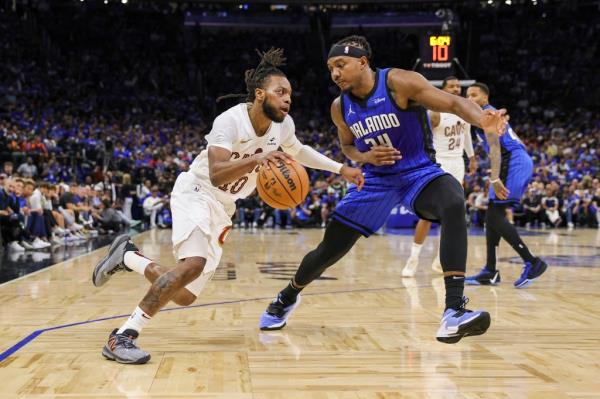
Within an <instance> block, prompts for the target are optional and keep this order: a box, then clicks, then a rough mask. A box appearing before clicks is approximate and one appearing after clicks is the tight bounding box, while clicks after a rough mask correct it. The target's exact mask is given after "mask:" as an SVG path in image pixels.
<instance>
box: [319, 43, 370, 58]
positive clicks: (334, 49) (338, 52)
mask: <svg viewBox="0 0 600 399" xmlns="http://www.w3.org/2000/svg"><path fill="white" fill-rule="evenodd" d="M339 56H344V57H354V58H360V57H367V58H368V54H367V52H366V51H365V50H363V49H361V48H358V47H354V46H350V45H348V44H334V45H333V46H331V50H329V54H328V55H327V59H329V58H333V57H339Z"/></svg>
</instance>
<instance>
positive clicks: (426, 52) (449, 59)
mask: <svg viewBox="0 0 600 399" xmlns="http://www.w3.org/2000/svg"><path fill="white" fill-rule="evenodd" d="M420 41H421V46H420V47H421V51H420V56H421V59H420V63H419V66H418V70H419V72H420V73H422V74H423V75H424V76H425V77H426V78H427V79H430V80H431V79H443V78H445V77H447V76H450V75H453V74H454V61H453V60H454V47H455V46H456V44H455V41H454V36H453V35H452V34H450V33H443V34H437V33H427V34H423V35H422V36H421V40H420Z"/></svg>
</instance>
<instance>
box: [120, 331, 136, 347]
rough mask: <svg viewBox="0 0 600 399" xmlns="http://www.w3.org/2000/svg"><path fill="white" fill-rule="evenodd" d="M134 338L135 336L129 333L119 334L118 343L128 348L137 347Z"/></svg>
mask: <svg viewBox="0 0 600 399" xmlns="http://www.w3.org/2000/svg"><path fill="white" fill-rule="evenodd" d="M133 340H134V338H133V337H131V336H129V335H125V334H117V345H120V346H122V347H124V348H126V349H135V348H137V346H135V343H133Z"/></svg>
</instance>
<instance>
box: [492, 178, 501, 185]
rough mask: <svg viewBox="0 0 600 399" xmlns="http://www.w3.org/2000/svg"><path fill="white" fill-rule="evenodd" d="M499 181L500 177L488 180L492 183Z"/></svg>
mask: <svg viewBox="0 0 600 399" xmlns="http://www.w3.org/2000/svg"><path fill="white" fill-rule="evenodd" d="M499 181H500V178H497V179H494V180H490V183H492V184H494V183H498V182H499Z"/></svg>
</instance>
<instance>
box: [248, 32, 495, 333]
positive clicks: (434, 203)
mask: <svg viewBox="0 0 600 399" xmlns="http://www.w3.org/2000/svg"><path fill="white" fill-rule="evenodd" d="M370 58H371V48H370V45H369V43H368V42H367V40H366V39H365V38H364V37H361V36H350V37H347V38H345V39H342V40H341V41H339V42H337V43H335V44H334V45H333V46H332V47H331V50H330V51H329V56H328V61H327V65H328V67H329V70H330V73H331V78H332V79H333V81H334V82H335V83H336V84H337V85H338V86H339V87H340V89H341V90H342V94H341V95H340V97H338V98H337V99H335V100H334V101H333V104H332V105H331V116H332V119H333V121H334V123H335V125H336V126H337V128H338V134H339V138H340V141H341V145H342V150H343V152H344V154H345V155H346V156H347V157H348V158H350V159H352V160H353V161H355V162H360V163H362V164H363V165H364V166H363V171H364V174H365V183H364V186H363V189H362V190H361V191H359V190H358V189H357V188H356V187H350V189H349V190H348V193H347V194H346V196H345V197H344V198H343V199H342V201H341V202H340V203H339V204H338V205H337V207H336V209H335V211H334V213H333V216H332V218H333V220H332V221H331V223H330V224H329V225H328V226H327V229H326V230H325V235H324V238H323V241H322V242H321V243H320V244H319V246H318V247H317V248H316V249H315V250H313V251H312V252H310V253H308V254H307V255H306V256H305V257H304V259H303V260H302V263H301V264H300V267H299V268H298V271H297V272H296V275H295V276H294V278H293V279H292V280H291V282H290V283H289V284H288V286H287V287H286V288H284V289H283V290H282V291H281V292H280V293H279V294H278V295H277V298H276V299H275V300H274V301H273V302H272V303H271V304H270V305H269V306H268V308H267V310H266V312H265V313H264V314H263V315H262V317H261V320H260V324H259V327H260V328H261V329H262V330H277V329H281V328H283V327H284V326H285V324H286V322H287V320H288V318H289V316H290V314H291V313H292V311H293V310H294V309H295V308H296V307H297V306H298V304H299V303H300V295H299V294H300V291H301V290H302V289H303V288H305V287H306V286H307V285H308V284H309V283H310V282H312V281H313V280H314V279H316V278H317V277H319V276H320V275H321V274H322V273H323V272H324V271H325V269H326V268H328V267H329V266H331V265H333V264H334V263H336V262H337V261H338V260H340V259H341V258H342V257H343V256H344V255H345V254H346V253H347V252H348V251H349V250H350V249H351V248H352V246H353V245H354V244H355V243H356V241H357V240H358V239H359V238H360V236H361V235H362V236H365V237H369V236H370V235H371V234H373V232H375V231H377V230H378V229H379V228H380V227H381V226H383V224H384V223H385V221H386V219H387V218H388V216H389V214H390V211H391V210H392V208H393V207H394V206H395V205H397V204H398V203H401V204H403V205H404V206H405V207H407V208H409V209H411V210H413V211H414V212H415V213H416V214H417V215H418V216H419V217H420V218H421V219H426V220H431V221H437V222H439V223H440V224H441V244H440V257H441V263H442V268H443V270H444V277H445V279H444V282H445V286H446V309H445V311H444V314H443V316H442V321H441V324H440V327H439V329H438V332H437V339H438V340H439V341H441V342H445V343H455V342H458V341H459V340H460V339H461V338H463V337H465V336H469V335H480V334H483V333H485V332H486V331H487V329H488V327H489V325H490V315H489V313H487V312H484V311H471V310H467V309H466V308H465V305H466V303H467V299H466V298H465V297H463V290H464V276H465V268H466V259H467V227H466V223H465V200H464V192H463V189H462V187H461V185H460V183H459V182H458V181H457V180H456V179H455V178H453V177H452V176H450V175H449V174H447V173H445V172H444V171H443V170H442V169H441V168H440V167H439V165H437V164H436V163H435V151H434V150H433V146H432V139H431V128H430V125H429V118H428V117H427V111H426V109H425V108H428V109H431V110H435V111H438V112H451V113H454V114H457V115H459V116H460V117H461V118H463V119H464V120H465V121H467V122H468V123H471V124H473V125H477V126H481V127H482V128H483V129H484V131H485V132H486V134H488V135H494V136H497V135H498V134H499V133H500V132H504V129H505V126H506V117H505V115H504V114H505V111H504V110H500V111H495V110H487V111H482V110H481V108H480V107H479V106H477V105H476V104H474V103H472V102H470V101H468V100H466V99H464V98H461V97H460V96H455V95H452V94H449V93H446V92H443V91H441V90H439V89H436V88H435V87H433V86H432V85H431V84H429V82H427V80H425V78H423V76H421V75H420V74H418V73H415V72H410V71H404V70H401V69H377V70H373V69H371V66H370V65H369V60H370Z"/></svg>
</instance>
